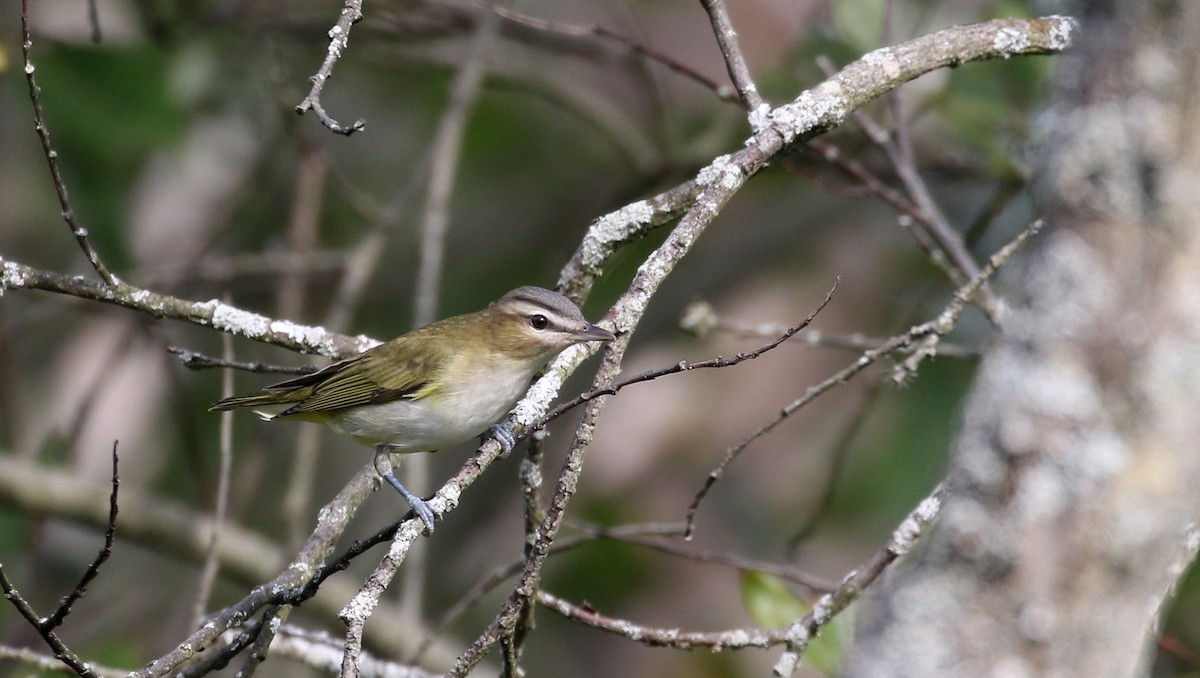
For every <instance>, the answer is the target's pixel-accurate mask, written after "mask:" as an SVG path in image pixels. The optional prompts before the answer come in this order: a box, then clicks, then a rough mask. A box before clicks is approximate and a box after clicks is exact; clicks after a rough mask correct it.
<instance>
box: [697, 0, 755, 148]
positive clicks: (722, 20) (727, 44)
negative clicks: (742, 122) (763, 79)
mask: <svg viewBox="0 0 1200 678" xmlns="http://www.w3.org/2000/svg"><path fill="white" fill-rule="evenodd" d="M700 4H701V5H703V6H704V11H705V12H708V20H709V21H710V22H711V23H712V27H713V34H714V35H715V36H716V37H717V45H719V46H720V48H721V56H722V57H723V58H724V59H725V68H726V69H728V70H729V79H730V80H733V86H734V88H735V89H737V93H738V97H739V98H740V99H741V100H742V103H743V104H745V106H746V108H747V109H749V110H750V113H751V114H752V120H758V121H759V122H765V120H764V119H759V118H755V117H753V116H755V115H758V114H765V113H766V112H767V111H768V110H769V109H770V107H769V106H765V105H764V102H763V98H762V95H761V94H759V93H758V87H757V86H756V85H755V84H754V79H753V78H751V77H750V68H749V67H748V66H746V57H745V55H743V54H742V48H741V47H740V46H738V37H737V31H735V30H733V22H732V21H730V20H729V10H727V9H726V8H725V0H700ZM752 126H753V127H754V128H755V131H757V128H758V125H757V124H753V123H752Z"/></svg>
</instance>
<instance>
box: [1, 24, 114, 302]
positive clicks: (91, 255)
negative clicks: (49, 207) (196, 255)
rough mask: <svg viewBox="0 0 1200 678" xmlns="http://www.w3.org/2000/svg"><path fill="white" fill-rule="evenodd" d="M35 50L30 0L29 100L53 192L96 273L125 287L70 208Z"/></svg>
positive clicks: (25, 45)
mask: <svg viewBox="0 0 1200 678" xmlns="http://www.w3.org/2000/svg"><path fill="white" fill-rule="evenodd" d="M32 51H33V38H32V37H31V36H30V33H29V0H21V53H22V54H23V55H24V57H25V79H26V80H28V81H29V100H30V101H32V102H33V123H34V128H35V129H36V130H37V134H38V139H39V140H40V141H41V142H42V152H43V153H44V154H45V155H46V163H47V164H48V165H49V166H50V177H51V179H52V180H53V181H54V191H55V193H57V194H58V204H59V206H60V207H61V208H62V218H63V221H65V222H67V226H68V227H69V228H70V229H71V234H72V235H74V236H75V241H76V242H77V243H79V248H80V249H82V250H83V254H84V256H86V257H87V259H88V261H89V262H90V263H91V264H92V268H93V269H95V270H96V274H97V275H99V276H100V279H101V280H103V281H104V286H105V287H106V288H108V289H110V290H116V289H119V288H121V287H122V285H121V281H120V279H118V278H117V276H115V275H113V274H112V272H110V271H109V270H108V268H107V267H106V266H105V265H104V263H103V262H101V261H100V255H99V254H98V253H97V252H96V249H95V248H94V247H92V241H91V240H90V239H89V237H88V230H87V229H86V228H84V226H83V224H81V223H79V219H78V217H76V216H75V210H74V208H72V207H71V200H70V198H69V197H67V185H66V183H65V182H64V181H63V178H62V173H61V172H60V171H59V168H58V151H55V150H54V148H53V147H52V146H51V145H50V128H49V127H47V126H46V116H45V114H44V113H43V112H42V90H41V88H40V87H38V85H37V81H36V80H34V78H33V73H34V71H35V70H36V69H35V68H34V67H33V61H32V58H31V56H30V55H31V53H32ZM2 290H3V286H2V285H0V291H2Z"/></svg>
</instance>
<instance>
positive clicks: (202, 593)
mask: <svg viewBox="0 0 1200 678" xmlns="http://www.w3.org/2000/svg"><path fill="white" fill-rule="evenodd" d="M221 351H222V353H223V356H222V357H223V358H224V359H225V360H226V361H230V362H232V360H233V337H232V336H231V335H228V334H226V335H224V336H223V337H222V341H221ZM231 396H233V371H232V370H226V371H225V373H224V374H222V375H221V397H222V398H229V397H231ZM217 435H218V438H219V445H218V447H219V449H220V461H219V462H218V465H217V501H216V506H215V508H214V510H213V518H212V523H211V531H210V532H209V535H208V549H207V554H206V555H205V558H204V565H203V566H202V567H201V568H200V579H199V581H198V582H197V584H196V599H195V604H194V605H193V607H192V622H193V623H192V627H193V628H195V627H198V626H200V625H201V624H202V623H203V621H204V617H205V610H207V609H208V600H209V597H210V596H211V595H212V587H213V584H214V583H216V581H217V572H218V570H219V569H220V565H221V557H220V555H221V533H222V530H223V528H224V526H225V513H226V510H227V509H228V506H229V477H230V474H231V473H232V468H233V412H231V411H228V410H227V411H225V412H222V413H221V423H220V430H219V432H218V434H217Z"/></svg>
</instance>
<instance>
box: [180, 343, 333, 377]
mask: <svg viewBox="0 0 1200 678" xmlns="http://www.w3.org/2000/svg"><path fill="white" fill-rule="evenodd" d="M167 352H168V353H171V354H172V355H175V356H178V357H179V362H181V363H183V366H184V367H186V368H188V369H189V370H207V369H212V368H230V369H234V370H244V371H246V372H254V373H257V374H298V375H299V374H311V373H313V372H316V371H317V366H316V365H296V366H292V365H271V364H269V363H264V362H259V361H257V360H251V361H244V360H226V359H224V358H214V357H212V356H207V355H204V354H203V353H197V352H195V351H191V350H188V349H186V348H179V347H178V346H168V347H167Z"/></svg>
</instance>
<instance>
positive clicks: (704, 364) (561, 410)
mask: <svg viewBox="0 0 1200 678" xmlns="http://www.w3.org/2000/svg"><path fill="white" fill-rule="evenodd" d="M840 282H841V278H840V277H839V278H838V279H837V280H836V281H835V282H834V283H833V287H830V288H829V292H827V293H826V294H825V298H824V299H822V300H821V303H820V304H818V305H817V307H816V308H815V309H813V311H812V312H811V313H809V314H808V317H807V318H805V319H804V321H803V322H801V323H800V324H799V325H795V326H793V327H785V328H783V329H782V330H781V331H780V332H779V336H778V337H776V338H775V339H774V340H772V341H771V342H770V343H767V344H764V345H763V346H760V347H758V348H756V349H754V350H753V351H750V352H748V353H738V354H737V355H735V356H733V357H732V358H723V357H721V356H717V357H715V358H709V359H708V360H701V361H699V362H688V361H687V360H681V361H679V362H678V363H675V364H674V365H671V366H669V367H660V368H658V369H653V370H647V371H645V372H642V373H641V374H636V375H634V376H632V377H626V378H624V379H621V380H619V381H615V382H613V383H611V384H608V385H606V386H601V387H599V388H593V389H591V390H589V391H586V392H584V393H581V394H579V395H577V396H575V397H574V398H572V399H570V400H568V401H566V402H563V403H560V404H559V405H557V406H556V407H555V408H554V409H552V410H550V411H549V412H547V413H546V415H545V416H544V417H543V418H542V420H541V421H540V422H538V424H536V425H535V428H540V427H542V426H545V425H546V424H548V423H550V422H551V421H553V420H555V419H557V418H558V417H561V416H562V415H563V414H566V413H567V412H568V411H570V410H572V409H574V408H576V407H578V406H579V405H582V404H583V403H586V402H588V401H589V400H593V399H595V398H599V397H600V396H605V395H616V394H617V392H618V391H620V390H621V389H623V388H625V387H626V386H630V385H632V384H640V383H643V382H647V381H653V380H655V379H658V378H659V377H665V376H667V375H670V374H679V373H680V372H689V371H691V370H698V369H705V368H721V367H732V366H734V365H737V364H738V363H741V362H744V361H746V360H754V359H755V358H757V357H759V356H761V355H762V354H764V353H766V352H768V351H770V350H771V349H773V348H775V347H777V346H779V345H780V344H782V343H783V342H785V341H787V340H788V339H791V338H792V337H793V336H795V334H796V333H797V332H799V331H800V330H802V329H804V328H805V327H808V325H809V323H811V322H812V321H813V319H814V318H816V317H817V314H818V313H820V312H821V311H822V310H824V309H825V306H826V305H828V304H829V302H830V300H832V299H833V293H834V291H835V290H836V289H837V286H838V283H840ZM518 437H520V436H518Z"/></svg>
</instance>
